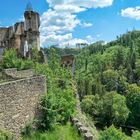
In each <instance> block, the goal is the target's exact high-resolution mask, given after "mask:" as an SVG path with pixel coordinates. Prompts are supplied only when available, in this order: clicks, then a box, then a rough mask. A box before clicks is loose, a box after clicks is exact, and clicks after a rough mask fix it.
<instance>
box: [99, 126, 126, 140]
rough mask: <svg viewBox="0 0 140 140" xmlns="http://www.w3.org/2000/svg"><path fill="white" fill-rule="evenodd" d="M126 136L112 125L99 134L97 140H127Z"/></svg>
mask: <svg viewBox="0 0 140 140" xmlns="http://www.w3.org/2000/svg"><path fill="white" fill-rule="evenodd" d="M127 139H128V138H127V136H126V135H125V134H124V133H122V131H121V130H120V129H116V128H115V127H114V126H113V125H112V126H111V127H109V128H106V129H105V130H104V131H102V132H101V133H100V137H99V140H127Z"/></svg>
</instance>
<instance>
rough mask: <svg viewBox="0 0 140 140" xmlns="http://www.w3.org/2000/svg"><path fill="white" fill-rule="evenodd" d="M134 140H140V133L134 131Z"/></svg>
mask: <svg viewBox="0 0 140 140" xmlns="http://www.w3.org/2000/svg"><path fill="white" fill-rule="evenodd" d="M132 140H140V132H139V131H133V134H132Z"/></svg>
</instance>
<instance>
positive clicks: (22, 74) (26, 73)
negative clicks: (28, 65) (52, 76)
mask: <svg viewBox="0 0 140 140" xmlns="http://www.w3.org/2000/svg"><path fill="white" fill-rule="evenodd" d="M3 75H5V76H8V77H11V78H12V79H21V78H27V77H33V76H34V75H35V74H34V70H33V69H28V70H22V71H17V68H11V69H4V70H3Z"/></svg>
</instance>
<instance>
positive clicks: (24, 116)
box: [0, 76, 46, 140]
mask: <svg viewBox="0 0 140 140" xmlns="http://www.w3.org/2000/svg"><path fill="white" fill-rule="evenodd" d="M45 92H46V79H45V76H36V77H30V78H25V79H21V80H16V81H12V82H7V83H3V84H0V128H1V129H4V130H8V131H10V132H11V133H12V134H13V136H14V140H18V139H19V137H20V133H21V128H23V127H24V126H25V124H26V123H27V122H29V121H31V120H32V119H33V118H34V117H35V116H36V114H37V107H38V104H39V101H40V97H41V95H42V94H43V93H45Z"/></svg>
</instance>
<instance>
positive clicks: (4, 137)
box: [0, 130, 12, 140]
mask: <svg viewBox="0 0 140 140" xmlns="http://www.w3.org/2000/svg"><path fill="white" fill-rule="evenodd" d="M0 140H12V135H11V134H10V133H9V132H7V131H4V130H0Z"/></svg>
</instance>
